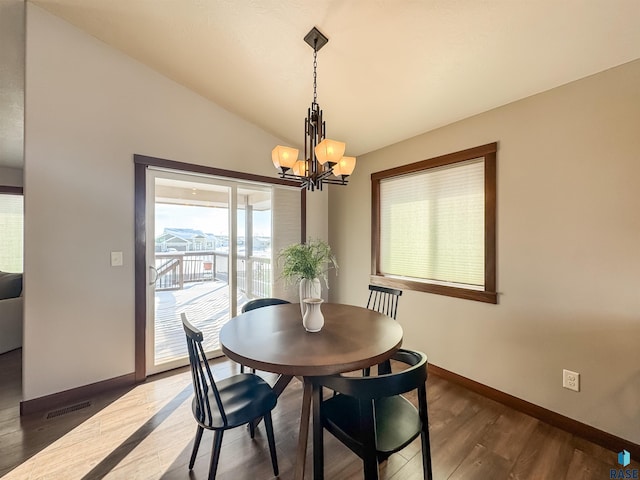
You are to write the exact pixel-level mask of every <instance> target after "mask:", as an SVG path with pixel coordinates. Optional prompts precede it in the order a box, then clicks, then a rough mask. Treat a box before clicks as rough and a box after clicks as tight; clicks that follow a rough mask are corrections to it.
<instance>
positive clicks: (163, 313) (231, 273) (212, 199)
mask: <svg viewBox="0 0 640 480" xmlns="http://www.w3.org/2000/svg"><path fill="white" fill-rule="evenodd" d="M146 192H147V200H146V216H147V219H146V245H147V252H146V264H147V279H148V282H147V284H148V287H147V309H146V310H147V328H146V371H147V372H146V373H147V374H152V373H157V372H160V371H164V370H168V369H171V368H175V367H177V366H181V365H184V364H186V363H187V362H188V358H187V349H186V342H185V339H184V331H183V329H182V321H181V314H182V313H186V315H187V317H188V318H189V320H190V321H191V323H193V324H194V325H195V326H196V327H198V328H199V329H201V330H202V332H203V335H204V345H205V348H206V349H207V350H208V354H209V355H210V356H216V355H219V354H221V352H220V345H219V342H218V334H219V331H220V329H221V328H222V326H223V325H224V324H225V323H226V322H227V321H228V320H229V319H230V318H232V317H233V316H235V315H236V314H237V313H239V312H240V310H241V308H242V305H243V304H244V303H246V302H247V301H248V300H250V299H252V298H258V297H269V296H273V295H274V292H277V293H279V294H280V295H286V293H285V292H283V291H282V287H281V286H279V282H277V281H274V280H277V277H276V272H275V269H274V268H273V266H274V263H275V262H274V254H275V253H277V251H275V252H274V248H279V247H278V245H280V244H289V243H294V242H297V241H299V238H300V222H299V218H300V217H299V214H297V215H295V217H296V219H297V222H294V224H292V225H289V226H288V227H287V228H284V229H282V228H281V229H279V230H277V229H275V228H274V226H277V225H278V224H287V223H288V222H289V223H290V220H289V219H286V215H288V212H287V209H286V208H279V210H281V211H282V214H283V215H285V217H284V218H281V219H278V218H275V217H277V215H274V204H275V205H278V204H288V203H290V202H291V201H293V202H294V203H295V204H297V211H298V212H299V211H300V210H299V209H300V201H299V198H300V194H299V191H296V190H293V189H291V188H283V187H274V186H272V185H263V184H258V183H249V182H241V181H236V180H231V179H227V178H219V177H214V176H206V175H196V174H187V173H181V172H175V171H167V170H154V169H151V168H150V169H148V170H147V187H146ZM283 196H284V198H285V201H284V202H282V201H279V200H278V199H281V198H282V197H283ZM281 216H282V215H281ZM296 223H297V224H296ZM274 231H278V232H279V233H278V235H277V239H276V238H274V235H273V232H274Z"/></svg>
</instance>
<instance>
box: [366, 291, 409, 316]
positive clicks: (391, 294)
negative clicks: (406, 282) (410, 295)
mask: <svg viewBox="0 0 640 480" xmlns="http://www.w3.org/2000/svg"><path fill="white" fill-rule="evenodd" d="M401 295H402V290H398V289H397V288H389V287H381V286H379V285H369V300H367V308H369V309H371V310H375V311H376V312H379V313H383V314H385V315H387V316H389V317H391V318H393V319H394V320H395V319H396V316H397V314H398V299H399V297H400V296H401Z"/></svg>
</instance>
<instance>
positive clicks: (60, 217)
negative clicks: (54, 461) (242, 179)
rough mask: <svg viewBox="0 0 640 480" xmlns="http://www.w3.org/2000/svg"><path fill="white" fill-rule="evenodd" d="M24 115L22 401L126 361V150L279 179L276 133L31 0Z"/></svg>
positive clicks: (129, 202) (129, 314)
mask: <svg viewBox="0 0 640 480" xmlns="http://www.w3.org/2000/svg"><path fill="white" fill-rule="evenodd" d="M25 127H26V128H25V137H26V147H25V301H26V303H25V339H24V350H23V356H24V366H23V377H24V382H23V390H24V400H30V399H33V398H38V397H41V396H45V395H48V394H52V393H56V392H60V391H63V390H66V389H70V388H74V387H78V386H82V385H86V384H89V383H93V382H98V381H101V380H105V379H109V378H113V377H117V376H120V375H125V374H128V373H131V372H133V370H134V268H133V255H134V222H133V220H134V217H133V215H134V199H133V194H134V182H133V180H134V178H133V174H134V164H133V154H134V153H138V154H144V155H150V156H155V157H161V158H167V159H171V160H178V161H182V162H187V163H194V164H201V165H210V166H215V167H220V168H226V169H232V170H237V171H245V172H251V173H256V174H262V175H267V176H273V177H274V178H275V177H276V174H275V171H274V170H273V165H272V164H271V161H270V152H271V149H272V148H273V146H274V145H276V144H278V143H281V142H282V140H281V139H278V138H276V137H273V136H271V135H269V134H267V133H265V132H264V131H262V130H260V129H258V128H256V127H255V126H253V125H251V124H249V123H247V122H245V121H243V120H241V119H240V118H239V117H237V116H235V115H232V114H230V113H229V112H227V111H225V110H223V109H222V108H220V107H218V106H217V105H215V104H213V103H211V102H208V101H206V100H204V99H203V98H202V97H199V96H198V95H196V94H194V93H193V92H190V91H189V90H187V89H186V88H183V87H182V86H180V85H177V84H176V83H174V82H172V81H170V80H168V79H167V78H165V77H162V76H160V75H159V74H157V73H155V72H153V71H151V70H150V69H148V68H146V67H145V66H143V65H141V64H139V63H137V62H136V61H134V60H132V59H130V58H128V57H126V56H124V55H123V54H121V53H120V52H117V51H115V50H114V49H112V48H110V47H108V46H106V45H105V44H103V43H101V42H99V41H97V40H96V39H94V38H93V37H90V36H88V35H86V34H85V33H83V32H81V31H79V30H77V29H75V28H74V27H72V26H71V25H69V24H67V23H65V22H64V21H62V20H60V19H58V18H57V17H55V16H52V15H51V14H49V13H47V12H45V11H44V10H42V9H39V8H38V7H35V6H34V5H32V4H27V62H26V124H25ZM319 215H320V216H324V217H325V218H327V213H326V207H325V211H324V212H320V214H319ZM324 228H325V229H326V225H325V227H324ZM313 233H314V232H311V234H313ZM110 251H122V252H124V266H123V267H119V268H112V267H110V265H109V258H110V257H109V252H110Z"/></svg>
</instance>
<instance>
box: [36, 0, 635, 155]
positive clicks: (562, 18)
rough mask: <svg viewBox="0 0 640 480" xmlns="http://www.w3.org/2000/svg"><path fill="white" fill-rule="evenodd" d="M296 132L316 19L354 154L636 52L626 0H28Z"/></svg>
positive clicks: (332, 95)
mask: <svg viewBox="0 0 640 480" xmlns="http://www.w3.org/2000/svg"><path fill="white" fill-rule="evenodd" d="M29 1H30V2H32V3H34V4H36V5H38V6H40V7H42V8H44V9H46V10H48V11H50V12H51V13H53V14H55V15H57V16H60V17H62V18H64V19H66V20H67V21H69V22H70V23H72V24H73V25H75V26H77V27H78V28H80V29H82V30H85V31H86V32H88V33H89V34H91V35H93V36H95V37H97V38H98V39H100V40H102V41H104V42H106V43H107V44H109V45H111V46H113V47H114V48H116V49H119V50H121V51H122V52H124V53H126V54H127V55H129V56H131V57H133V58H135V59H137V60H139V61H140V62H142V63H144V64H146V65H148V66H149V67H151V68H153V69H155V70H157V71H158V72H160V73H162V74H163V75H166V76H167V77H169V78H171V79H173V80H175V81H176V82H178V83H180V84H182V85H184V86H186V87H188V88H190V89H192V90H194V91H195V92H197V93H199V94H200V95H202V96H203V97H206V98H208V99H210V100H212V101H214V102H216V103H217V104H219V105H221V106H223V107H224V108H226V109H228V110H229V111H231V112H234V113H236V114H238V115H240V116H241V117H244V118H245V119H247V120H249V121H251V122H253V123H255V124H257V125H258V126H260V127H262V128H263V129H265V130H266V131H268V132H270V133H273V134H275V135H276V136H278V137H281V138H282V139H283V140H285V141H286V142H288V143H289V144H291V145H294V146H299V145H300V144H302V142H303V135H304V133H303V121H304V117H305V115H306V111H307V108H308V107H309V105H310V103H311V100H312V93H313V89H312V85H313V79H312V72H313V68H312V66H313V50H312V49H311V48H310V47H309V46H308V45H307V44H306V43H305V42H304V41H303V37H304V36H305V34H306V33H307V32H308V31H309V30H310V29H311V28H312V27H313V26H316V27H318V28H319V29H320V30H321V31H322V32H323V33H324V34H325V35H326V36H327V37H329V43H328V44H327V45H326V46H325V47H324V48H323V49H322V50H320V52H319V53H318V79H317V80H318V103H319V104H320V106H321V107H322V109H323V110H324V116H325V120H326V122H327V133H328V136H330V137H332V138H336V139H340V140H343V141H346V142H347V154H350V155H361V154H363V153H366V152H369V151H372V150H375V149H378V148H380V147H383V146H385V145H388V144H392V143H395V142H398V141H401V140H404V139H406V138H409V137H412V136H415V135H417V134H420V133H422V132H425V131H428V130H432V129H434V128H438V127H440V126H443V125H447V124H449V123H452V122H455V121H457V120H461V119H463V118H466V117H469V116H472V115H475V114H478V113H481V112H483V111H487V110H490V109H492V108H495V107H497V106H500V105H504V104H507V103H510V102H513V101H515V100H518V99H521V98H524V97H527V96H530V95H533V94H536V93H539V92H542V91H545V90H548V89H551V88H553V87H557V86H559V85H562V84H565V83H568V82H571V81H573V80H577V79H579V78H582V77H585V76H588V75H591V74H594V73H597V72H599V71H602V70H605V69H608V68H611V67H614V66H617V65H620V64H623V63H626V62H629V61H632V60H635V59H637V58H640V2H639V1H638V0H590V1H578V0H562V1H558V0H531V1H524V0H522V1H520V0H515V1H514V0H348V1H347V0H314V1H310V0H155V1H151V0H29Z"/></svg>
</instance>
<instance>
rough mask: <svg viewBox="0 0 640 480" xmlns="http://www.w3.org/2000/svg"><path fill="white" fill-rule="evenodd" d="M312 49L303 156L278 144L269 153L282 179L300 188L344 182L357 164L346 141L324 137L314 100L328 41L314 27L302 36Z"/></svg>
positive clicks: (322, 124) (343, 183)
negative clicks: (310, 98) (347, 150)
mask: <svg viewBox="0 0 640 480" xmlns="http://www.w3.org/2000/svg"><path fill="white" fill-rule="evenodd" d="M304 41H305V42H307V43H308V44H309V46H311V48H313V101H312V102H311V107H310V108H309V109H307V118H305V121H304V135H305V143H304V157H303V159H302V160H298V149H297V148H292V147H285V146H282V145H277V146H276V147H275V148H274V149H273V150H272V152H271V160H272V161H273V164H274V165H275V167H276V169H277V170H278V171H279V172H280V177H281V178H287V179H290V180H296V181H298V182H300V187H301V188H306V189H307V190H311V191H313V190H315V189H316V188H317V189H318V190H322V186H323V184H326V183H329V184H334V185H346V184H347V177H348V176H349V175H351V173H353V170H354V169H355V166H356V158H355V157H345V156H344V151H345V148H346V144H345V143H344V142H338V141H336V140H331V139H329V138H326V136H325V131H326V124H325V121H324V119H323V117H322V110H321V109H320V105H319V104H318V102H317V98H318V94H317V81H316V79H317V75H316V68H317V66H318V61H317V56H318V50H320V49H321V48H322V47H323V46H325V45H326V43H327V42H328V41H329V39H328V38H327V37H325V36H324V35H323V34H322V33H321V32H320V30H318V29H317V28H315V27H313V28H312V29H311V31H310V32H309V33H307V35H306V36H305V37H304Z"/></svg>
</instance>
